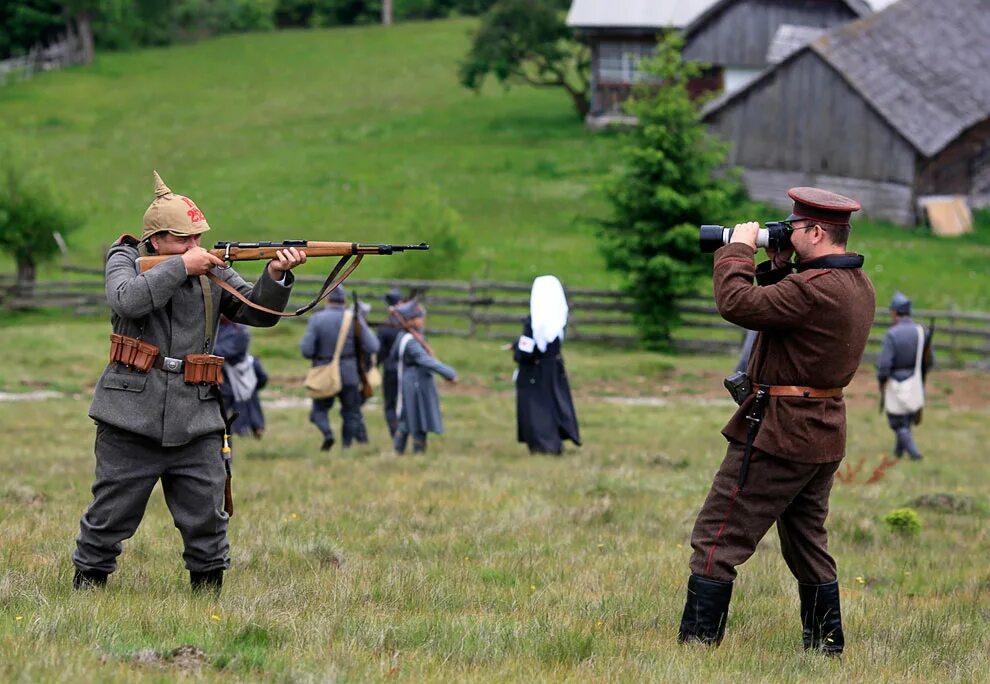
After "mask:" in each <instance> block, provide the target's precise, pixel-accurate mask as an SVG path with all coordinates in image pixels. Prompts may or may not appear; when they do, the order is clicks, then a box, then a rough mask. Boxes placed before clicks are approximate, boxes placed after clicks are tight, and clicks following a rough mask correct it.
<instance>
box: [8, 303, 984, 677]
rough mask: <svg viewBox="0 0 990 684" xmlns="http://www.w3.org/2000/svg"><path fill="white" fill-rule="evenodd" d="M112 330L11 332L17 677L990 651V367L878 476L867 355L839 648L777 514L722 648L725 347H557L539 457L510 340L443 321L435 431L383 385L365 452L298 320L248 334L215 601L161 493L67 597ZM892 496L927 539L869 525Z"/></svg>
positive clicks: (368, 672)
mask: <svg viewBox="0 0 990 684" xmlns="http://www.w3.org/2000/svg"><path fill="white" fill-rule="evenodd" d="M107 328H108V326H107V324H106V323H105V322H104V321H101V320H87V319H68V320H66V319H55V318H45V317H27V318H24V319H22V320H20V321H18V324H17V325H4V326H0V346H2V348H3V349H4V350H5V356H6V363H5V365H4V367H3V368H2V369H0V391H4V392H11V391H12V392H18V393H20V394H21V396H22V397H24V396H25V395H24V392H25V391H27V390H34V391H40V392H46V393H47V394H43V395H38V396H39V399H38V400H36V401H23V402H3V403H0V436H2V439H3V442H4V456H3V457H2V463H3V468H4V478H3V481H2V483H0V520H2V521H3V524H2V525H0V680H3V681H24V682H28V681H30V682H46V681H73V682H78V681H87V682H89V681H92V682H97V681H98V682H165V681H177V680H180V681H205V682H212V681H216V682H221V681H245V682H254V681H274V682H326V681H344V682H350V681H362V682H363V681H410V682H419V681H438V682H440V681H477V682H489V681H507V682H508V681H512V682H518V681H561V682H563V681H658V682H659V681H662V682H684V681H697V680H699V679H700V680H704V681H737V680H740V679H748V680H751V681H758V682H793V681H822V682H930V681H939V682H960V683H963V682H975V681H983V680H984V679H985V673H986V672H987V671H988V668H990V652H988V650H987V644H988V642H990V615H988V612H987V606H988V605H990V571H988V569H987V564H986V558H987V557H988V554H990V534H988V530H990V525H988V520H990V500H988V498H987V491H988V487H987V485H988V479H987V471H986V467H985V466H986V464H985V449H984V448H983V445H985V444H986V443H987V441H988V440H990V420H988V418H990V410H988V408H987V407H988V406H990V401H988V400H990V381H988V379H987V377H986V376H976V377H970V376H962V375H961V374H960V373H959V372H958V371H948V370H946V371H941V372H936V373H934V374H933V376H932V377H931V387H932V394H933V398H932V401H931V405H930V406H929V408H928V409H926V414H925V422H924V424H923V425H922V426H921V427H920V429H919V430H918V432H917V435H918V441H919V444H920V446H921V448H922V449H923V451H924V453H925V460H924V461H922V462H920V463H910V462H898V463H897V464H896V465H894V466H893V467H889V468H885V467H884V466H883V464H884V457H885V456H886V455H888V454H889V449H890V446H891V433H890V431H889V429H888V428H887V426H886V422H885V420H884V419H883V418H882V417H881V416H878V415H877V414H876V409H875V402H876V393H875V390H874V383H873V381H872V379H871V377H870V372H869V369H868V368H867V369H864V372H863V373H862V374H861V377H858V378H857V380H856V382H854V383H853V386H852V387H851V388H850V389H849V391H848V396H849V407H850V408H849V420H850V428H849V445H848V456H847V461H846V463H847V464H848V465H847V466H846V468H844V470H843V471H842V472H843V473H844V474H845V473H848V474H849V475H850V477H849V481H848V482H845V481H842V482H837V483H836V485H835V489H834V493H833V497H832V506H831V514H830V518H829V527H830V531H831V535H830V546H831V549H832V551H833V553H834V554H835V556H836V558H837V560H838V563H839V578H840V582H841V584H842V590H843V595H842V600H843V613H844V619H845V628H846V637H847V644H848V645H847V651H846V654H845V656H844V657H843V658H842V659H841V660H826V659H824V658H821V657H818V656H815V655H813V654H806V653H804V652H803V651H802V650H801V633H800V622H799V617H798V607H797V588H796V585H795V582H794V581H793V579H791V577H790V575H789V573H788V571H787V568H786V566H785V565H784V563H783V561H782V560H781V558H780V555H779V542H778V541H777V538H776V536H775V535H773V533H771V535H769V536H768V537H767V538H766V539H765V540H764V542H763V544H761V547H760V549H759V550H758V552H757V554H756V555H755V556H754V558H753V559H752V560H750V561H749V562H748V563H746V564H745V565H744V566H742V568H741V569H740V577H739V580H738V581H737V583H736V588H735V594H734V597H733V604H732V608H731V614H730V618H729V625H728V633H727V637H726V640H725V642H724V643H723V645H722V647H721V648H719V649H718V650H715V651H708V650H704V649H699V648H684V647H679V646H678V645H677V643H676V629H677V624H678V621H679V619H680V611H681V609H682V607H683V599H684V591H685V582H686V580H687V574H688V569H687V561H688V558H689V553H690V548H689V538H690V531H691V526H692V524H693V520H694V516H695V514H696V512H697V509H698V508H699V506H700V505H701V502H702V500H703V499H704V496H705V492H706V490H707V487H708V485H709V483H710V479H711V476H712V474H713V473H714V471H715V469H716V468H717V467H718V463H719V461H720V459H721V458H722V455H723V453H724V441H723V439H722V438H721V436H720V435H719V434H718V430H719V429H720V427H721V425H722V424H723V423H724V422H725V420H726V419H727V417H728V416H729V414H730V413H731V411H732V405H731V403H730V402H729V401H728V399H727V398H726V397H724V396H723V394H722V391H721V386H720V378H721V376H722V374H723V371H724V370H725V369H727V368H729V367H730V366H731V365H732V364H733V362H734V360H733V359H732V358H730V357H675V356H666V355H660V354H652V353H647V352H640V351H615V350H610V349H607V348H603V347H596V346H588V345H580V344H571V345H569V346H567V347H566V349H565V355H566V359H567V363H568V370H569V375H570V377H571V381H572V385H573V389H574V394H575V403H576V407H577V411H578V415H579V419H580V423H581V430H582V438H583V441H584V446H582V447H581V448H580V449H577V448H569V449H568V450H567V452H566V453H565V455H564V457H562V458H551V457H531V456H529V455H528V454H527V453H526V451H525V447H524V446H523V445H519V444H516V443H515V413H514V412H515V406H514V398H513V392H512V384H511V373H512V362H511V359H510V358H509V355H508V354H507V353H506V352H504V351H500V350H499V349H498V346H497V345H496V344H495V343H491V342H475V341H465V340H457V339H453V338H435V339H434V340H433V343H434V346H435V348H436V350H437V352H438V355H439V356H440V358H441V359H443V360H445V361H447V362H449V363H450V364H452V365H454V366H455V367H456V368H457V369H458V370H459V371H460V373H461V382H460V383H459V384H458V385H457V386H456V387H451V386H448V385H441V387H440V392H441V397H442V398H441V401H442V406H443V411H444V419H445V422H446V427H447V432H446V434H444V435H443V436H440V437H437V436H431V438H430V440H431V441H430V446H429V451H428V453H427V454H426V455H425V456H423V457H415V458H414V457H402V458H397V457H395V456H394V455H393V454H392V453H391V451H390V449H389V443H388V436H387V432H386V430H385V426H384V420H383V419H382V417H381V405H380V403H378V400H377V398H376V399H373V400H372V402H371V403H370V404H369V405H368V406H367V407H366V411H365V413H366V417H367V420H368V425H369V431H370V434H371V444H370V445H368V446H365V447H360V448H354V449H352V450H349V451H348V452H344V453H342V452H341V451H340V450H336V449H335V450H334V451H332V452H331V453H329V454H327V453H323V452H320V451H319V450H318V446H319V441H320V439H319V434H318V432H317V431H316V430H315V429H314V428H313V427H312V426H311V425H309V424H308V422H307V416H306V414H307V402H306V401H305V399H304V395H303V392H302V389H301V380H302V376H303V374H304V372H305V367H304V363H303V362H302V360H301V359H296V358H294V354H293V353H292V350H293V349H294V348H295V345H297V344H298V341H299V337H300V336H301V334H302V330H301V328H300V327H299V326H292V325H284V326H281V327H277V328H274V329H270V330H259V331H257V332H256V333H255V337H254V344H253V349H254V350H255V352H256V353H258V354H259V355H260V356H261V357H262V358H263V359H265V362H266V364H267V368H268V370H269V372H270V373H271V374H272V376H273V378H272V382H271V385H270V387H269V388H268V389H266V390H265V391H264V392H263V397H264V399H265V402H266V413H267V419H268V430H267V433H266V435H265V436H264V438H263V439H262V440H261V441H253V440H240V441H235V461H234V486H235V490H234V496H235V503H236V513H235V516H234V518H233V520H232V524H231V528H230V529H231V543H232V562H233V566H232V568H231V570H230V572H228V573H227V576H226V582H225V586H224V591H223V594H222V596H221V598H219V599H218V600H215V599H211V598H206V597H194V596H191V595H190V592H189V589H188V576H187V574H186V572H185V570H184V568H183V565H182V560H181V543H180V540H179V536H178V532H177V531H176V530H175V528H174V527H173V526H172V523H171V520H170V518H169V515H168V511H167V509H166V507H165V505H164V501H163V499H162V497H161V494H160V493H159V492H158V491H157V490H156V492H155V493H154V494H153V495H152V499H151V503H150V505H149V509H148V514H147V516H146V518H145V520H144V523H143V524H142V526H141V528H140V529H139V530H138V533H137V534H136V536H135V537H134V538H133V539H132V540H130V541H128V542H126V543H125V550H124V553H123V555H122V556H121V558H120V566H119V570H118V571H117V572H116V573H115V574H114V575H113V576H112V577H111V579H110V585H109V587H108V589H107V590H105V591H95V592H86V593H79V592H72V591H71V590H70V588H69V585H70V582H71V577H72V565H71V562H70V560H69V556H70V553H71V550H72V547H73V539H74V537H75V535H76V533H77V531H78V518H79V516H80V514H81V513H82V511H83V510H84V508H85V506H86V505H87V503H88V502H89V498H90V494H89V489H88V488H89V485H90V483H91V480H92V474H93V455H92V440H93V435H94V430H93V425H92V423H91V421H90V420H89V419H88V418H87V417H86V409H87V406H88V402H89V393H90V388H91V387H92V383H93V382H94V381H95V379H96V378H97V377H98V373H99V372H100V369H101V367H102V365H103V363H104V358H105V353H106V349H105V339H106V334H107ZM337 421H339V419H337ZM337 421H335V422H337ZM870 480H873V481H872V482H870ZM903 506H910V507H912V508H913V509H915V510H916V511H917V512H918V515H919V516H920V519H921V525H922V527H921V531H920V533H919V534H918V535H917V536H915V537H905V536H902V535H901V534H898V533H897V532H895V531H893V530H891V529H888V527H887V526H886V525H885V524H884V522H883V520H882V519H883V516H884V515H885V514H886V513H888V512H890V511H891V510H894V509H896V508H901V507H903Z"/></svg>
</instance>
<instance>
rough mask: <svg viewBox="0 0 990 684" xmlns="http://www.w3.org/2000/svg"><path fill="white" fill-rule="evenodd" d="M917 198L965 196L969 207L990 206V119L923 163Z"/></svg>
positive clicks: (917, 182)
mask: <svg viewBox="0 0 990 684" xmlns="http://www.w3.org/2000/svg"><path fill="white" fill-rule="evenodd" d="M915 186H916V195H918V196H921V195H965V196H967V197H968V199H969V202H970V206H972V207H986V206H990V119H987V120H986V121H983V122H981V123H979V124H977V125H975V126H973V127H972V128H970V129H969V130H968V131H966V132H965V133H963V134H962V135H960V136H959V137H958V138H957V139H956V140H954V141H953V142H952V143H951V144H950V145H949V146H948V147H946V148H945V149H944V150H942V151H941V152H939V153H938V154H937V155H935V156H934V157H932V158H931V159H926V160H923V161H922V163H921V165H920V169H919V172H918V178H917V181H916V184H915Z"/></svg>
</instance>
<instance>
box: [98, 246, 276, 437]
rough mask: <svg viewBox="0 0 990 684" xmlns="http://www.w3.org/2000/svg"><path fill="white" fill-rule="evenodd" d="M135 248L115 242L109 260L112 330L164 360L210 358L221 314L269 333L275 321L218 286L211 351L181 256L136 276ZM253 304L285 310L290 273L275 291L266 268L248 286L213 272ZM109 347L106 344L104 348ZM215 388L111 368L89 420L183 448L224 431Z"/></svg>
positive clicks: (230, 273) (199, 293)
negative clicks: (145, 344) (154, 349)
mask: <svg viewBox="0 0 990 684" xmlns="http://www.w3.org/2000/svg"><path fill="white" fill-rule="evenodd" d="M137 257H138V250H137V248H136V247H134V246H132V245H128V244H120V245H117V246H115V247H113V248H112V249H111V250H110V253H109V255H108V256H107V264H106V287H107V301H108V302H109V303H110V309H111V311H112V314H111V322H112V324H113V331H114V332H115V333H120V334H122V335H130V336H131V337H139V338H141V339H142V340H144V341H145V342H149V343H151V344H153V345H155V346H157V347H158V349H159V351H160V353H161V354H162V355H164V356H170V357H172V358H177V359H181V358H183V357H185V356H186V354H202V353H204V352H206V353H209V352H210V351H212V347H213V337H214V331H215V330H216V326H217V322H218V321H219V320H220V314H221V313H223V314H224V315H226V316H227V318H229V319H231V320H233V321H236V322H238V323H244V324H246V325H253V326H259V327H271V326H273V325H275V324H276V323H277V322H278V317H277V316H273V315H271V314H266V313H264V312H261V311H256V310H254V309H251V308H249V307H247V306H245V305H244V304H242V303H241V302H239V301H238V300H237V299H235V298H234V296H233V295H231V294H230V293H228V292H224V291H223V290H221V289H220V288H219V287H217V286H216V285H212V286H211V287H210V293H211V295H212V299H213V320H212V321H211V326H210V330H209V335H208V337H209V344H210V348H209V349H205V348H204V345H205V344H206V339H207V332H206V330H205V327H206V325H205V319H206V311H205V304H204V301H203V289H202V287H201V286H200V282H199V278H190V277H189V276H187V275H186V269H185V265H184V264H183V263H182V257H181V256H178V255H176V256H173V257H171V258H169V259H166V260H165V261H164V262H162V263H160V264H158V265H157V266H155V267H154V268H152V269H150V270H148V271H146V272H145V273H141V274H137V273H136V271H135V266H134V264H135V261H136V259H137ZM213 274H214V275H215V276H217V277H219V278H221V279H222V280H224V281H225V282H227V283H229V284H230V285H232V286H233V287H234V288H235V289H236V290H238V291H239V292H240V293H241V294H243V295H245V296H246V297H247V298H248V299H250V300H251V301H252V302H255V303H257V304H260V305H262V306H265V307H267V308H269V309H274V310H276V311H279V310H282V309H284V308H285V305H286V304H287V303H288V301H289V291H290V287H291V285H292V282H293V276H292V273H291V272H287V273H286V275H285V281H284V282H285V284H284V285H279V284H278V283H276V282H275V281H273V280H272V279H271V278H270V277H269V275H268V269H267V268H266V269H265V270H264V272H263V274H262V276H261V277H260V278H259V280H258V283H257V284H256V285H254V286H253V287H252V286H251V285H250V284H249V283H247V282H246V281H245V280H244V279H243V278H242V277H241V276H240V275H238V274H237V272H236V271H234V269H232V268H226V269H216V268H215V269H213ZM108 344H109V342H108ZM216 395H217V391H216V388H214V387H211V386H208V385H205V386H204V385H187V384H186V383H185V381H184V380H183V379H182V374H181V373H167V372H165V371H162V370H158V369H152V370H151V371H149V372H148V373H139V372H137V371H132V370H130V369H128V368H125V367H124V366H121V365H119V364H116V363H111V364H108V365H107V367H106V369H105V370H104V371H103V375H102V376H101V377H100V380H99V382H98V383H97V384H96V391H95V392H94V393H93V403H92V405H90V408H89V416H90V418H93V419H94V420H97V421H99V422H101V423H106V424H107V425H112V426H114V427H117V428H120V429H122V430H128V431H129V432H136V433H137V434H139V435H142V436H144V437H147V438H148V439H150V440H152V441H155V442H158V443H159V444H161V445H162V446H166V447H169V446H180V445H182V444H186V443H188V442H190V441H192V440H193V439H195V438H197V437H200V436H202V435H206V434H209V433H211V432H220V431H222V430H223V428H224V424H223V419H222V418H221V417H220V405H219V403H218V402H217V401H216Z"/></svg>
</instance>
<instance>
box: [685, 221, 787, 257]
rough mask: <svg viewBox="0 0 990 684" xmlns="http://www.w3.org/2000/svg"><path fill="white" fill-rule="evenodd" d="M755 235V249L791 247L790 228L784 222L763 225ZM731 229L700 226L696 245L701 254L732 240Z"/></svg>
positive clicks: (712, 250)
mask: <svg viewBox="0 0 990 684" xmlns="http://www.w3.org/2000/svg"><path fill="white" fill-rule="evenodd" d="M763 225H764V226H766V227H765V228H760V230H759V232H758V233H757V234H756V246H757V247H771V248H773V249H776V250H781V249H787V248H788V247H790V246H791V230H792V228H791V226H790V224H789V223H787V222H786V221H771V222H770V223H764V224H763ZM732 230H733V229H732V228H726V227H725V226H702V227H701V232H700V233H699V234H698V245H699V247H700V248H701V251H702V252H714V251H715V250H716V249H718V248H719V247H721V246H722V245H727V244H729V240H731V239H732Z"/></svg>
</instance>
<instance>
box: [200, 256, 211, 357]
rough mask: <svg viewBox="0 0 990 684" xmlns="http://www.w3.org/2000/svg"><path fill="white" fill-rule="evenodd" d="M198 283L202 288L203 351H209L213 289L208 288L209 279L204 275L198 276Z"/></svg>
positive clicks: (207, 352) (205, 352) (206, 352)
mask: <svg viewBox="0 0 990 684" xmlns="http://www.w3.org/2000/svg"><path fill="white" fill-rule="evenodd" d="M199 285H200V287H201V288H202V289H203V315H204V316H205V321H204V325H203V336H204V338H205V340H204V342H203V353H204V354H209V353H210V343H211V342H213V290H211V289H210V279H209V278H207V277H206V276H205V275H201V276H200V277H199Z"/></svg>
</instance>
